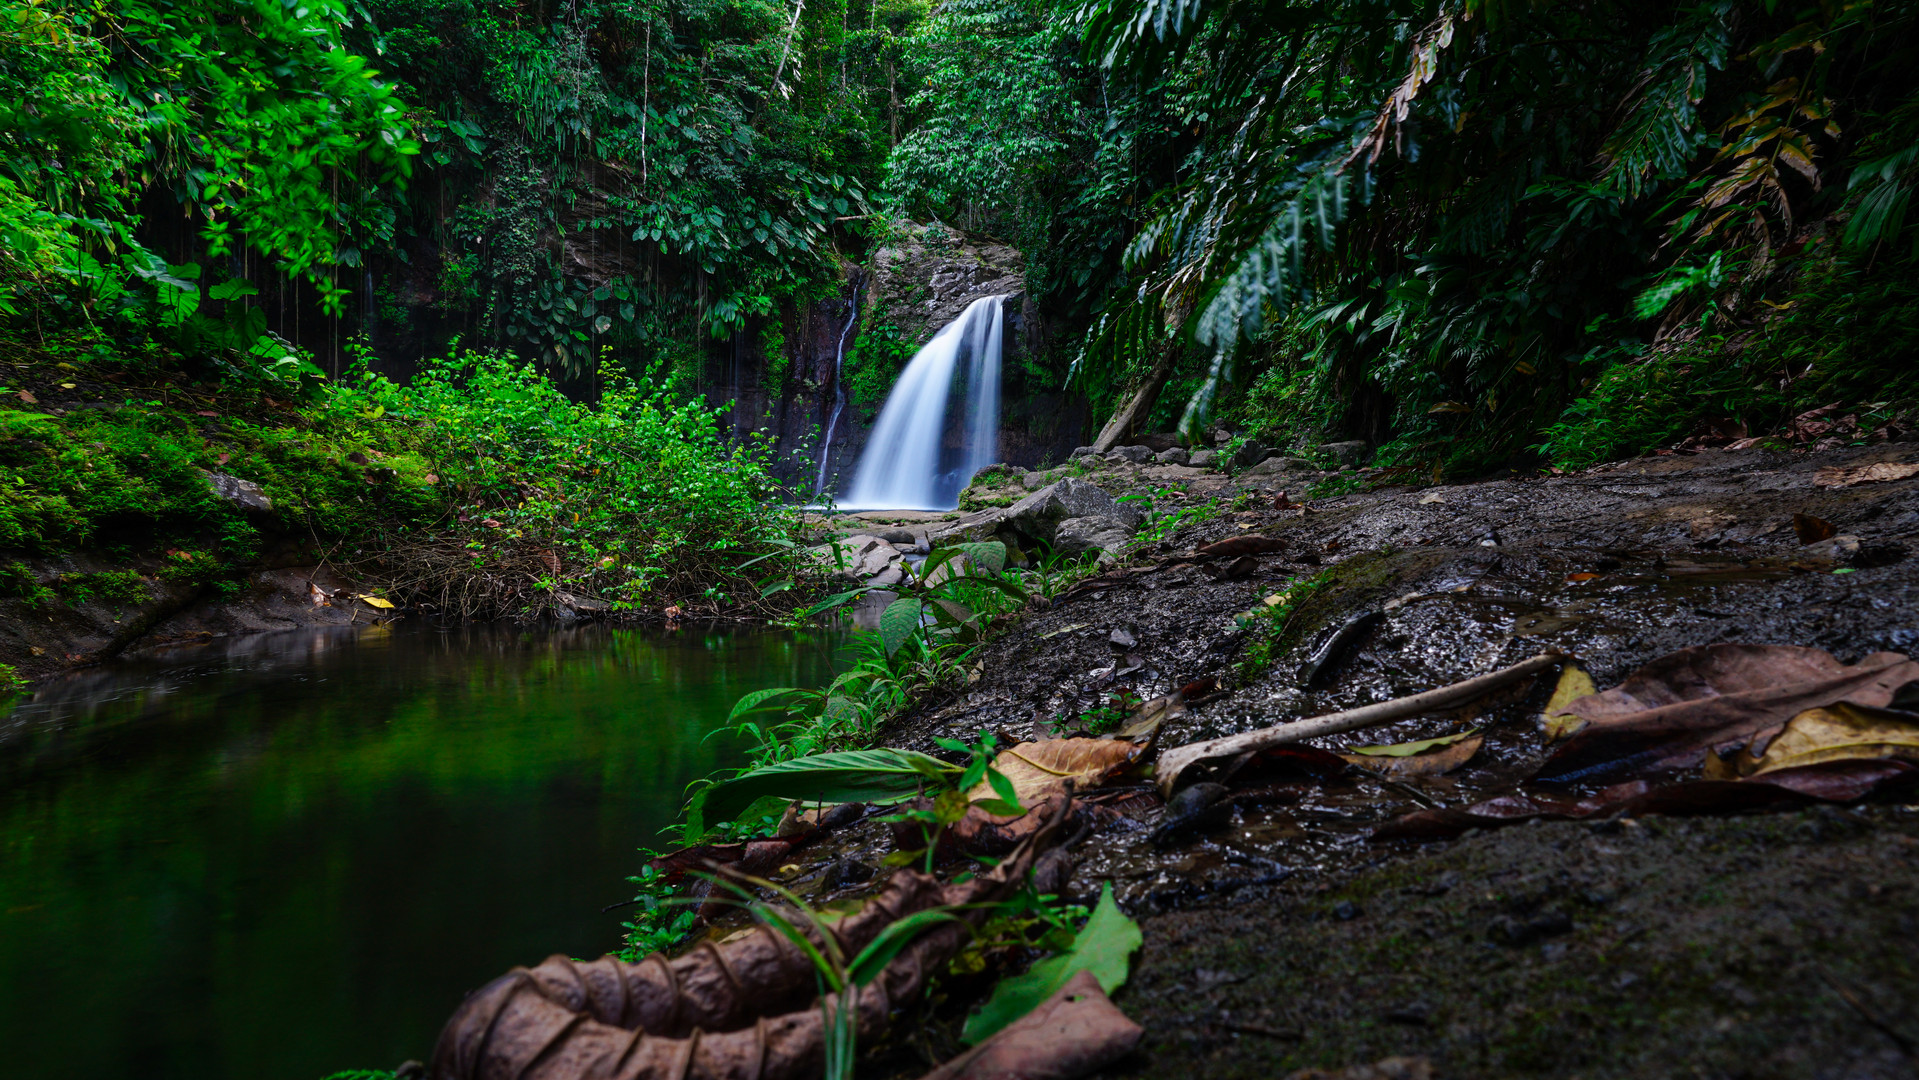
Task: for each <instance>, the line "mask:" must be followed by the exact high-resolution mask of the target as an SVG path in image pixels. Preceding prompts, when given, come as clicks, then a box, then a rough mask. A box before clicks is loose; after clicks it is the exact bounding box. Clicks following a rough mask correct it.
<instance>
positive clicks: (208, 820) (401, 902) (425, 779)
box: [0, 625, 839, 1080]
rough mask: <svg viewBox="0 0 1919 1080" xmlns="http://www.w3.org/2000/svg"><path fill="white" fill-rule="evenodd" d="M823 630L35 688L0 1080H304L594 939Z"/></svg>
mask: <svg viewBox="0 0 1919 1080" xmlns="http://www.w3.org/2000/svg"><path fill="white" fill-rule="evenodd" d="M838 640H839V639H838V638H837V637H836V636H834V635H831V634H823V633H811V634H808V633H771V632H747V631H740V630H734V629H726V630H696V629H687V630H681V631H677V632H639V631H625V630H608V629H605V628H599V627H589V628H581V629H564V630H545V631H532V632H529V631H525V630H521V629H508V628H495V627H469V628H462V629H459V630H456V631H452V632H438V631H435V630H433V629H432V628H429V627H423V626H421V627H408V626H404V625H403V626H400V627H395V628H392V629H366V628H359V629H354V628H338V629H334V630H330V631H296V632H288V633H282V634H263V635H258V636H254V637H248V638H241V639H236V640H233V641H230V642H223V643H216V644H210V645H203V646H196V647H192V648H182V649H174V650H167V651H164V652H160V653H156V654H153V655H150V656H146V657H143V658H141V659H137V660H128V661H124V662H121V663H118V664H115V665H112V666H110V667H103V668H97V669H93V670H90V671H85V672H79V673H76V674H74V675H71V676H68V677H65V678H62V679H59V680H55V681H51V682H48V683H44V684H41V685H40V686H37V687H36V688H35V689H34V692H33V694H32V697H31V699H30V700H26V701H23V702H21V703H19V704H17V705H16V707H15V708H14V710H13V712H12V713H11V715H9V716H7V717H6V718H5V719H4V720H0V1047H4V1051H0V1054H3V1055H4V1056H3V1057H0V1060H4V1062H5V1066H4V1067H3V1068H0V1073H4V1075H6V1076H7V1077H9V1078H20V1080H39V1078H43V1077H45V1078H52V1077H60V1078H62V1080H90V1078H96V1077H97V1078H102V1080H105V1078H113V1080H129V1078H136V1077H137V1078H140V1080H173V1078H179V1080H188V1078H191V1080H227V1078H232V1080H241V1078H246V1080H280V1078H287V1080H316V1078H318V1077H320V1076H323V1075H325V1074H327V1073H330V1072H333V1071H335V1070H340V1069H348V1068H375V1067H380V1068H391V1067H392V1066H394V1065H397V1064H398V1063H400V1062H401V1061H403V1060H406V1059H408V1058H425V1057H426V1056H427V1054H428V1052H429V1051H430V1049H431V1048H432V1042H433V1038H434V1036H435V1034H436V1033H437V1032H438V1030H439V1027H440V1024H441V1023H442V1022H443V1021H444V1020H445V1019H446V1017H447V1015H448V1014H449V1013H450V1012H451V1011H452V1009H453V1008H454V1006H455V1005H456V1004H457V1003H458V1002H459V1000H460V998H461V996H462V995H463V994H464V993H465V992H466V991H468V990H469V989H472V988H473V987H475V986H477V985H479V984H480V983H482V982H484V981H486V980H487V979H489V978H491V977H493V976H494V975H497V974H499V973H501V972H502V971H504V970H506V969H507V968H508V967H510V966H512V965H514V964H519V963H526V964H531V963H535V962H538V961H539V960H540V959H542V958H544V957H546V956H547V955H549V954H551V953H556V952H560V953H568V954H571V955H574V956H583V957H586V956H597V955H599V954H601V953H603V952H606V951H608V950H609V949H611V948H613V947H615V946H616V945H617V943H618V940H619V936H620V923H621V915H620V913H619V912H617V911H616V912H613V913H610V914H603V913H602V911H601V909H602V908H604V907H605V906H606V905H608V904H610V903H615V902H617V901H620V900H623V899H626V898H628V897H630V896H631V895H632V891H631V888H630V887H629V886H628V885H627V884H626V882H625V880H624V879H625V878H626V877H627V876H628V875H630V874H632V873H634V872H635V871H636V870H637V868H638V866H639V863H640V859H639V857H638V855H637V854H636V849H638V848H640V847H642V846H648V845H653V844H656V843H658V842H659V840H658V838H657V831H658V830H659V829H660V828H661V827H663V826H665V825H667V824H669V823H670V822H671V821H672V820H673V819H674V818H675V816H676V811H677V809H678V804H679V800H680V794H681V790H682V788H683V787H684V786H685V785H686V783H687V782H688V781H691V780H693V779H696V778H698V777H701V776H704V775H706V774H707V773H709V772H711V771H712V770H714V769H715V768H718V767H720V766H722V765H726V764H729V763H731V762H732V761H734V760H736V758H735V755H736V753H737V748H736V747H734V746H731V745H729V744H727V743H726V742H724V741H723V740H722V739H714V740H712V741H707V740H706V739H705V736H706V735H707V734H708V733H709V732H711V731H712V730H713V729H714V728H716V727H717V726H719V725H720V723H721V721H722V720H723V719H724V718H725V716H726V713H727V710H728V709H729V708H730V707H731V705H732V703H733V701H734V700H735V699H736V698H738V697H739V696H740V695H741V694H743V693H746V692H747V691H750V690H754V689H758V688H761V687H768V686H810V685H818V684H820V683H822V682H824V681H826V679H828V678H830V671H831V666H832V662H833V651H834V648H835V646H836V645H837V643H838Z"/></svg>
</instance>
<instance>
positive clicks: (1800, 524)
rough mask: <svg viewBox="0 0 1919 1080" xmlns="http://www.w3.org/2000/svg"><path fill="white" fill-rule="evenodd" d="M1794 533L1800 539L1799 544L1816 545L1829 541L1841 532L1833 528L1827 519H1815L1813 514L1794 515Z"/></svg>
mask: <svg viewBox="0 0 1919 1080" xmlns="http://www.w3.org/2000/svg"><path fill="white" fill-rule="evenodd" d="M1792 531H1793V532H1794V533H1795V534H1796V535H1797V536H1798V537H1799V542H1800V543H1802V544H1816V543H1818V542H1819V541H1821V540H1829V539H1831V538H1832V537H1833V536H1835V535H1837V534H1838V532H1839V530H1838V529H1837V528H1835V527H1833V524H1832V522H1830V521H1827V520H1826V519H1825V518H1816V517H1813V516H1812V515H1811V514H1794V515H1793V516H1792Z"/></svg>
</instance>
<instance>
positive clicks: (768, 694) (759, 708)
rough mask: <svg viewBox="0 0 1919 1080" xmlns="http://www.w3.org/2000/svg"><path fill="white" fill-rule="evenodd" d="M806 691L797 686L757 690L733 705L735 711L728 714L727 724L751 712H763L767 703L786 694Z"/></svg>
mask: <svg viewBox="0 0 1919 1080" xmlns="http://www.w3.org/2000/svg"><path fill="white" fill-rule="evenodd" d="M804 692H805V691H803V690H801V689H800V688H799V687H797V686H775V687H773V688H771V689H769V690H755V691H753V692H752V693H750V694H747V695H746V696H745V697H742V698H740V699H739V700H738V701H736V702H734V703H733V711H732V712H730V713H727V714H726V722H727V723H729V724H730V723H732V722H733V721H735V720H737V719H739V718H740V717H741V716H744V715H745V714H747V713H750V712H763V711H765V709H766V704H765V703H766V702H769V701H771V700H773V699H774V698H776V697H781V696H784V695H786V694H800V693H804Z"/></svg>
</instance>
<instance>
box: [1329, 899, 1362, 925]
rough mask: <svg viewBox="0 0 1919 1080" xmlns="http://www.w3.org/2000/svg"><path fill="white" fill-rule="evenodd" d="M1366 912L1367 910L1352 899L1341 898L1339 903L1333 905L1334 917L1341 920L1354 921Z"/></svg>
mask: <svg viewBox="0 0 1919 1080" xmlns="http://www.w3.org/2000/svg"><path fill="white" fill-rule="evenodd" d="M1364 914H1366V912H1365V911H1364V910H1362V909H1361V908H1360V906H1359V905H1358V904H1355V903H1353V902H1352V901H1351V900H1341V901H1340V902H1339V903H1337V904H1334V905H1333V918H1335V919H1338V920H1339V921H1340V922H1352V921H1353V920H1354V919H1357V918H1359V917H1360V916H1361V915H1364Z"/></svg>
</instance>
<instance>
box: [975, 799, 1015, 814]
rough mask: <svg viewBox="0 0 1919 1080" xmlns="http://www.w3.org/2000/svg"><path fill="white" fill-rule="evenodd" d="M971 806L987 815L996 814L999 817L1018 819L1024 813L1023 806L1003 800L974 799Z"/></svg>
mask: <svg viewBox="0 0 1919 1080" xmlns="http://www.w3.org/2000/svg"><path fill="white" fill-rule="evenodd" d="M973 805H974V806H977V807H979V808H980V809H981V810H984V811H986V812H987V813H989V814H998V815H1000V816H1001V817H1018V816H1019V815H1021V814H1024V813H1025V812H1026V808H1025V807H1024V806H1021V805H1020V804H1018V803H1016V802H1007V801H1006V800H1005V799H974V800H973Z"/></svg>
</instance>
